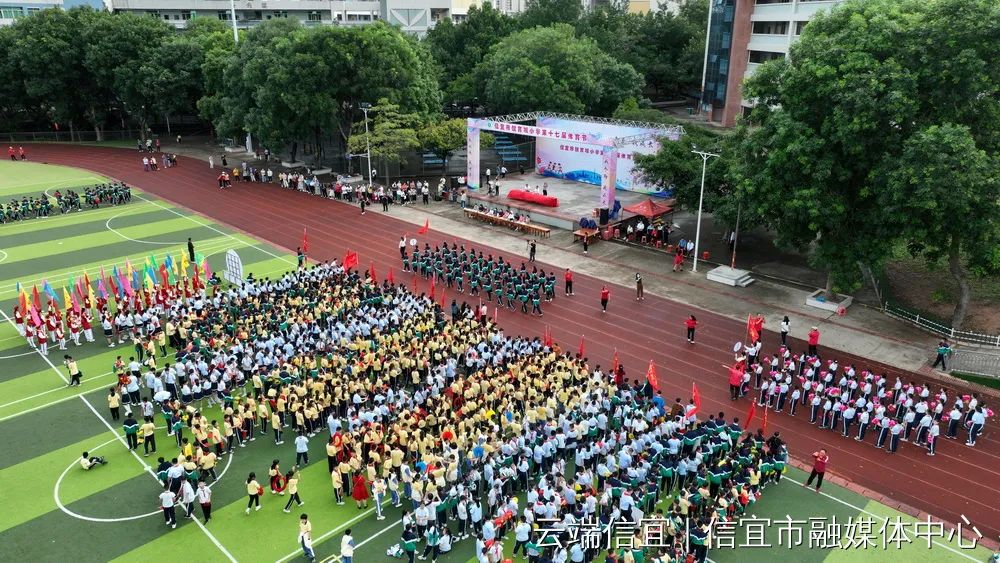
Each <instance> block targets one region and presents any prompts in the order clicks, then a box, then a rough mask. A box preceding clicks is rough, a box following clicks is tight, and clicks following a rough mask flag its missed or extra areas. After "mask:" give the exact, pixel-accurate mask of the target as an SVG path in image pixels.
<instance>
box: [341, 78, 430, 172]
mask: <svg viewBox="0 0 1000 563" xmlns="http://www.w3.org/2000/svg"><path fill="white" fill-rule="evenodd" d="M368 114H369V118H368V125H367V126H368V130H367V131H366V130H365V121H364V120H363V119H362V121H361V122H360V123H356V124H355V125H354V129H353V134H352V135H351V137H350V139H349V140H348V142H347V146H348V149H349V150H350V151H351V152H352V153H355V154H358V153H364V152H366V151H369V150H370V151H371V156H372V157H373V158H378V159H380V160H381V161H382V162H383V163H385V165H386V178H385V181H386V182H388V180H389V178H388V176H389V173H388V169H389V164H390V163H399V164H406V158H405V156H404V155H405V153H407V152H408V151H412V150H414V149H416V148H418V147H419V146H420V141H419V140H418V138H417V132H416V127H417V126H418V125H419V117H418V116H417V115H415V114H408V113H402V112H401V111H400V107H399V106H398V105H396V104H393V103H391V102H390V101H389V100H388V99H386V98H381V99H379V101H378V104H376V105H374V106H372V108H371V109H370V110H368Z"/></svg>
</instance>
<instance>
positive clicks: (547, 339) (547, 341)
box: [542, 325, 553, 348]
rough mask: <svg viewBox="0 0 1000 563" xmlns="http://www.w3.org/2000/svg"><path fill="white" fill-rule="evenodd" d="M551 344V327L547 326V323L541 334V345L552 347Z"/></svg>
mask: <svg viewBox="0 0 1000 563" xmlns="http://www.w3.org/2000/svg"><path fill="white" fill-rule="evenodd" d="M552 344H553V342H552V329H550V328H549V325H545V334H544V335H543V336H542V345H543V346H548V347H549V348H552Z"/></svg>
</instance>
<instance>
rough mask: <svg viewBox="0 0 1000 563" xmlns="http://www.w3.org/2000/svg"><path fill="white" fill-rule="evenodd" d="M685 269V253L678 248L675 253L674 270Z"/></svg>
mask: <svg viewBox="0 0 1000 563" xmlns="http://www.w3.org/2000/svg"><path fill="white" fill-rule="evenodd" d="M683 270H684V254H683V253H682V252H681V250H680V249H679V248H678V249H677V252H676V253H674V271H675V272H681V271H683Z"/></svg>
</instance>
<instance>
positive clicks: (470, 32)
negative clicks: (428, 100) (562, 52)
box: [424, 3, 514, 101]
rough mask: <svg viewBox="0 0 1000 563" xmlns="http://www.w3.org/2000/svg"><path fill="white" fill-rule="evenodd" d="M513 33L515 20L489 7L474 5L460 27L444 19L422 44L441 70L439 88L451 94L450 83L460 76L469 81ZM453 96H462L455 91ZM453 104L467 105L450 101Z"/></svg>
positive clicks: (462, 99) (455, 99) (464, 99)
mask: <svg viewBox="0 0 1000 563" xmlns="http://www.w3.org/2000/svg"><path fill="white" fill-rule="evenodd" d="M513 31H514V19H513V18H511V17H510V16H508V15H506V14H504V13H503V12H500V11H499V10H497V9H495V8H493V5H492V4H489V3H485V4H483V5H482V6H477V5H475V4H473V5H472V6H470V7H469V13H468V15H467V16H466V18H465V19H464V20H462V21H461V22H460V23H453V22H452V21H451V19H449V18H445V19H443V20H442V21H440V22H438V24H437V25H435V26H434V27H433V28H431V30H430V31H428V32H427V37H426V38H425V39H424V43H425V44H426V45H427V49H428V51H429V52H430V53H431V55H432V56H433V57H434V60H436V61H437V64H438V65H439V66H440V67H441V84H442V85H443V86H445V88H446V89H448V90H452V83H453V82H454V81H455V80H457V79H458V78H459V77H461V76H463V75H464V76H466V77H469V76H470V74H469V73H471V72H472V69H474V68H475V67H476V65H478V64H479V63H480V62H482V60H483V58H484V57H485V56H486V54H487V53H488V52H489V50H490V47H492V46H493V45H495V44H496V43H498V42H499V41H500V40H501V39H503V38H504V37H506V36H508V35H510V34H511V32H513ZM456 92H462V90H457V91H456ZM450 99H451V100H453V101H470V100H471V96H470V97H469V98H461V97H452V98H450Z"/></svg>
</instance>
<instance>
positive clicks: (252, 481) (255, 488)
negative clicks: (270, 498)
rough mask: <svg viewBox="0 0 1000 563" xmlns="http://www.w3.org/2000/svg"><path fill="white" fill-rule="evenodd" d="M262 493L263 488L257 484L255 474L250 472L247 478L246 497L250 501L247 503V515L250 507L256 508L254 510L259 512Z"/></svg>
mask: <svg viewBox="0 0 1000 563" xmlns="http://www.w3.org/2000/svg"><path fill="white" fill-rule="evenodd" d="M263 492H264V488H263V487H261V486H260V483H258V482H257V474H256V473H254V472H252V471H251V472H250V475H248V476H247V496H248V497H249V499H250V500H249V501H247V510H246V513H247V514H250V507H252V506H256V508H254V510H260V494H261V493H263Z"/></svg>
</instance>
